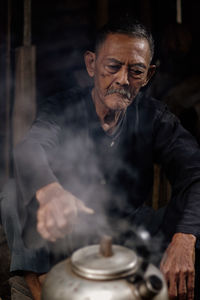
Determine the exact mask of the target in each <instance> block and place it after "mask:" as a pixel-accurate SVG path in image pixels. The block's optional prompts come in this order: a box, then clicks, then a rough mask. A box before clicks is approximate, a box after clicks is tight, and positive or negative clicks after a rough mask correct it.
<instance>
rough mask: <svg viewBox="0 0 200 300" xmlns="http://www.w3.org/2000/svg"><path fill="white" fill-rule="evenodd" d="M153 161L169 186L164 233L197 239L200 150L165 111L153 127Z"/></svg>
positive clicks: (199, 235)
mask: <svg viewBox="0 0 200 300" xmlns="http://www.w3.org/2000/svg"><path fill="white" fill-rule="evenodd" d="M154 129H155V130H154V140H155V143H154V145H155V147H154V156H155V157H154V158H155V161H156V162H157V163H159V164H162V165H163V167H164V169H165V172H166V175H167V177H168V179H169V181H170V183H171V186H172V195H171V201H170V203H169V205H168V207H167V212H166V217H165V221H164V231H165V232H166V233H167V235H169V236H171V235H172V234H173V233H175V232H183V233H190V234H194V235H195V236H197V237H200V148H199V145H198V143H197V141H196V139H195V138H194V137H193V136H192V135H191V134H190V133H189V132H188V131H187V130H185V129H184V128H183V127H182V126H181V124H180V121H179V120H178V118H176V117H175V116H174V115H173V114H172V113H170V112H169V111H168V110H167V108H166V109H165V110H164V111H163V112H162V113H161V112H160V114H159V116H158V118H157V119H156V122H155V127H154Z"/></svg>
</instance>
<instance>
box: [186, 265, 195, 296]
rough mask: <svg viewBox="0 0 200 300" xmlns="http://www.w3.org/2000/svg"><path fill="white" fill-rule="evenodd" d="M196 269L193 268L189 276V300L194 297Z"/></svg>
mask: <svg viewBox="0 0 200 300" xmlns="http://www.w3.org/2000/svg"><path fill="white" fill-rule="evenodd" d="M194 285H195V271H194V270H192V271H191V272H190V273H189V274H188V278H187V297H188V300H193V299H194Z"/></svg>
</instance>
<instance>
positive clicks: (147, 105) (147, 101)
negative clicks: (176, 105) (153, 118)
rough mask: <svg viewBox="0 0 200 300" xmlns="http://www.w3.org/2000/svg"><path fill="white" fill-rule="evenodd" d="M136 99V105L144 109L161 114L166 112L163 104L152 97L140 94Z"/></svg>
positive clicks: (166, 108)
mask: <svg viewBox="0 0 200 300" xmlns="http://www.w3.org/2000/svg"><path fill="white" fill-rule="evenodd" d="M138 97H139V99H138V103H139V105H140V106H141V107H143V108H144V109H148V110H149V109H151V110H153V111H155V112H163V111H165V110H168V107H167V105H166V104H165V103H163V102H162V101H160V100H158V99H156V98H154V97H152V96H149V95H146V94H145V92H140V93H139V95H138Z"/></svg>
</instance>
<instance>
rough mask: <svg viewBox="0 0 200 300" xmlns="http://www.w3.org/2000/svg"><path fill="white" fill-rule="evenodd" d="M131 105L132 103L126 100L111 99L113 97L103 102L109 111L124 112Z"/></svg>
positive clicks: (120, 98) (119, 98)
mask: <svg viewBox="0 0 200 300" xmlns="http://www.w3.org/2000/svg"><path fill="white" fill-rule="evenodd" d="M109 98H110V97H109ZM131 103H132V100H129V99H127V98H122V97H113V96H112V98H111V99H106V101H105V104H106V106H107V107H108V108H109V109H111V110H124V109H126V108H127V107H128V106H129V105H130V104H131Z"/></svg>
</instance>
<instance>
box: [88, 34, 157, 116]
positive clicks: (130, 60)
mask: <svg viewBox="0 0 200 300" xmlns="http://www.w3.org/2000/svg"><path fill="white" fill-rule="evenodd" d="M150 54H151V53H150V48H149V44H148V41H147V40H146V39H141V38H137V37H131V36H128V35H125V34H109V35H108V36H107V38H106V40H105V41H104V43H103V44H102V45H100V47H99V49H98V53H96V54H94V53H92V52H88V53H87V54H86V56H87V55H90V58H91V60H88V61H90V62H89V67H88V65H87V60H86V66H87V70H88V73H89V75H90V76H91V77H94V88H93V92H92V96H93V99H94V100H95V102H99V101H100V102H101V104H103V105H104V106H105V107H106V108H108V109H111V110H124V109H126V108H127V106H128V105H130V104H131V102H132V101H133V100H134V98H135V96H136V95H137V94H138V92H139V90H140V88H141V87H142V86H145V85H146V84H147V82H148V80H149V78H150V77H151V73H153V69H154V66H150V58H151V57H150ZM92 56H93V60H92ZM90 67H91V68H90Z"/></svg>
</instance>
